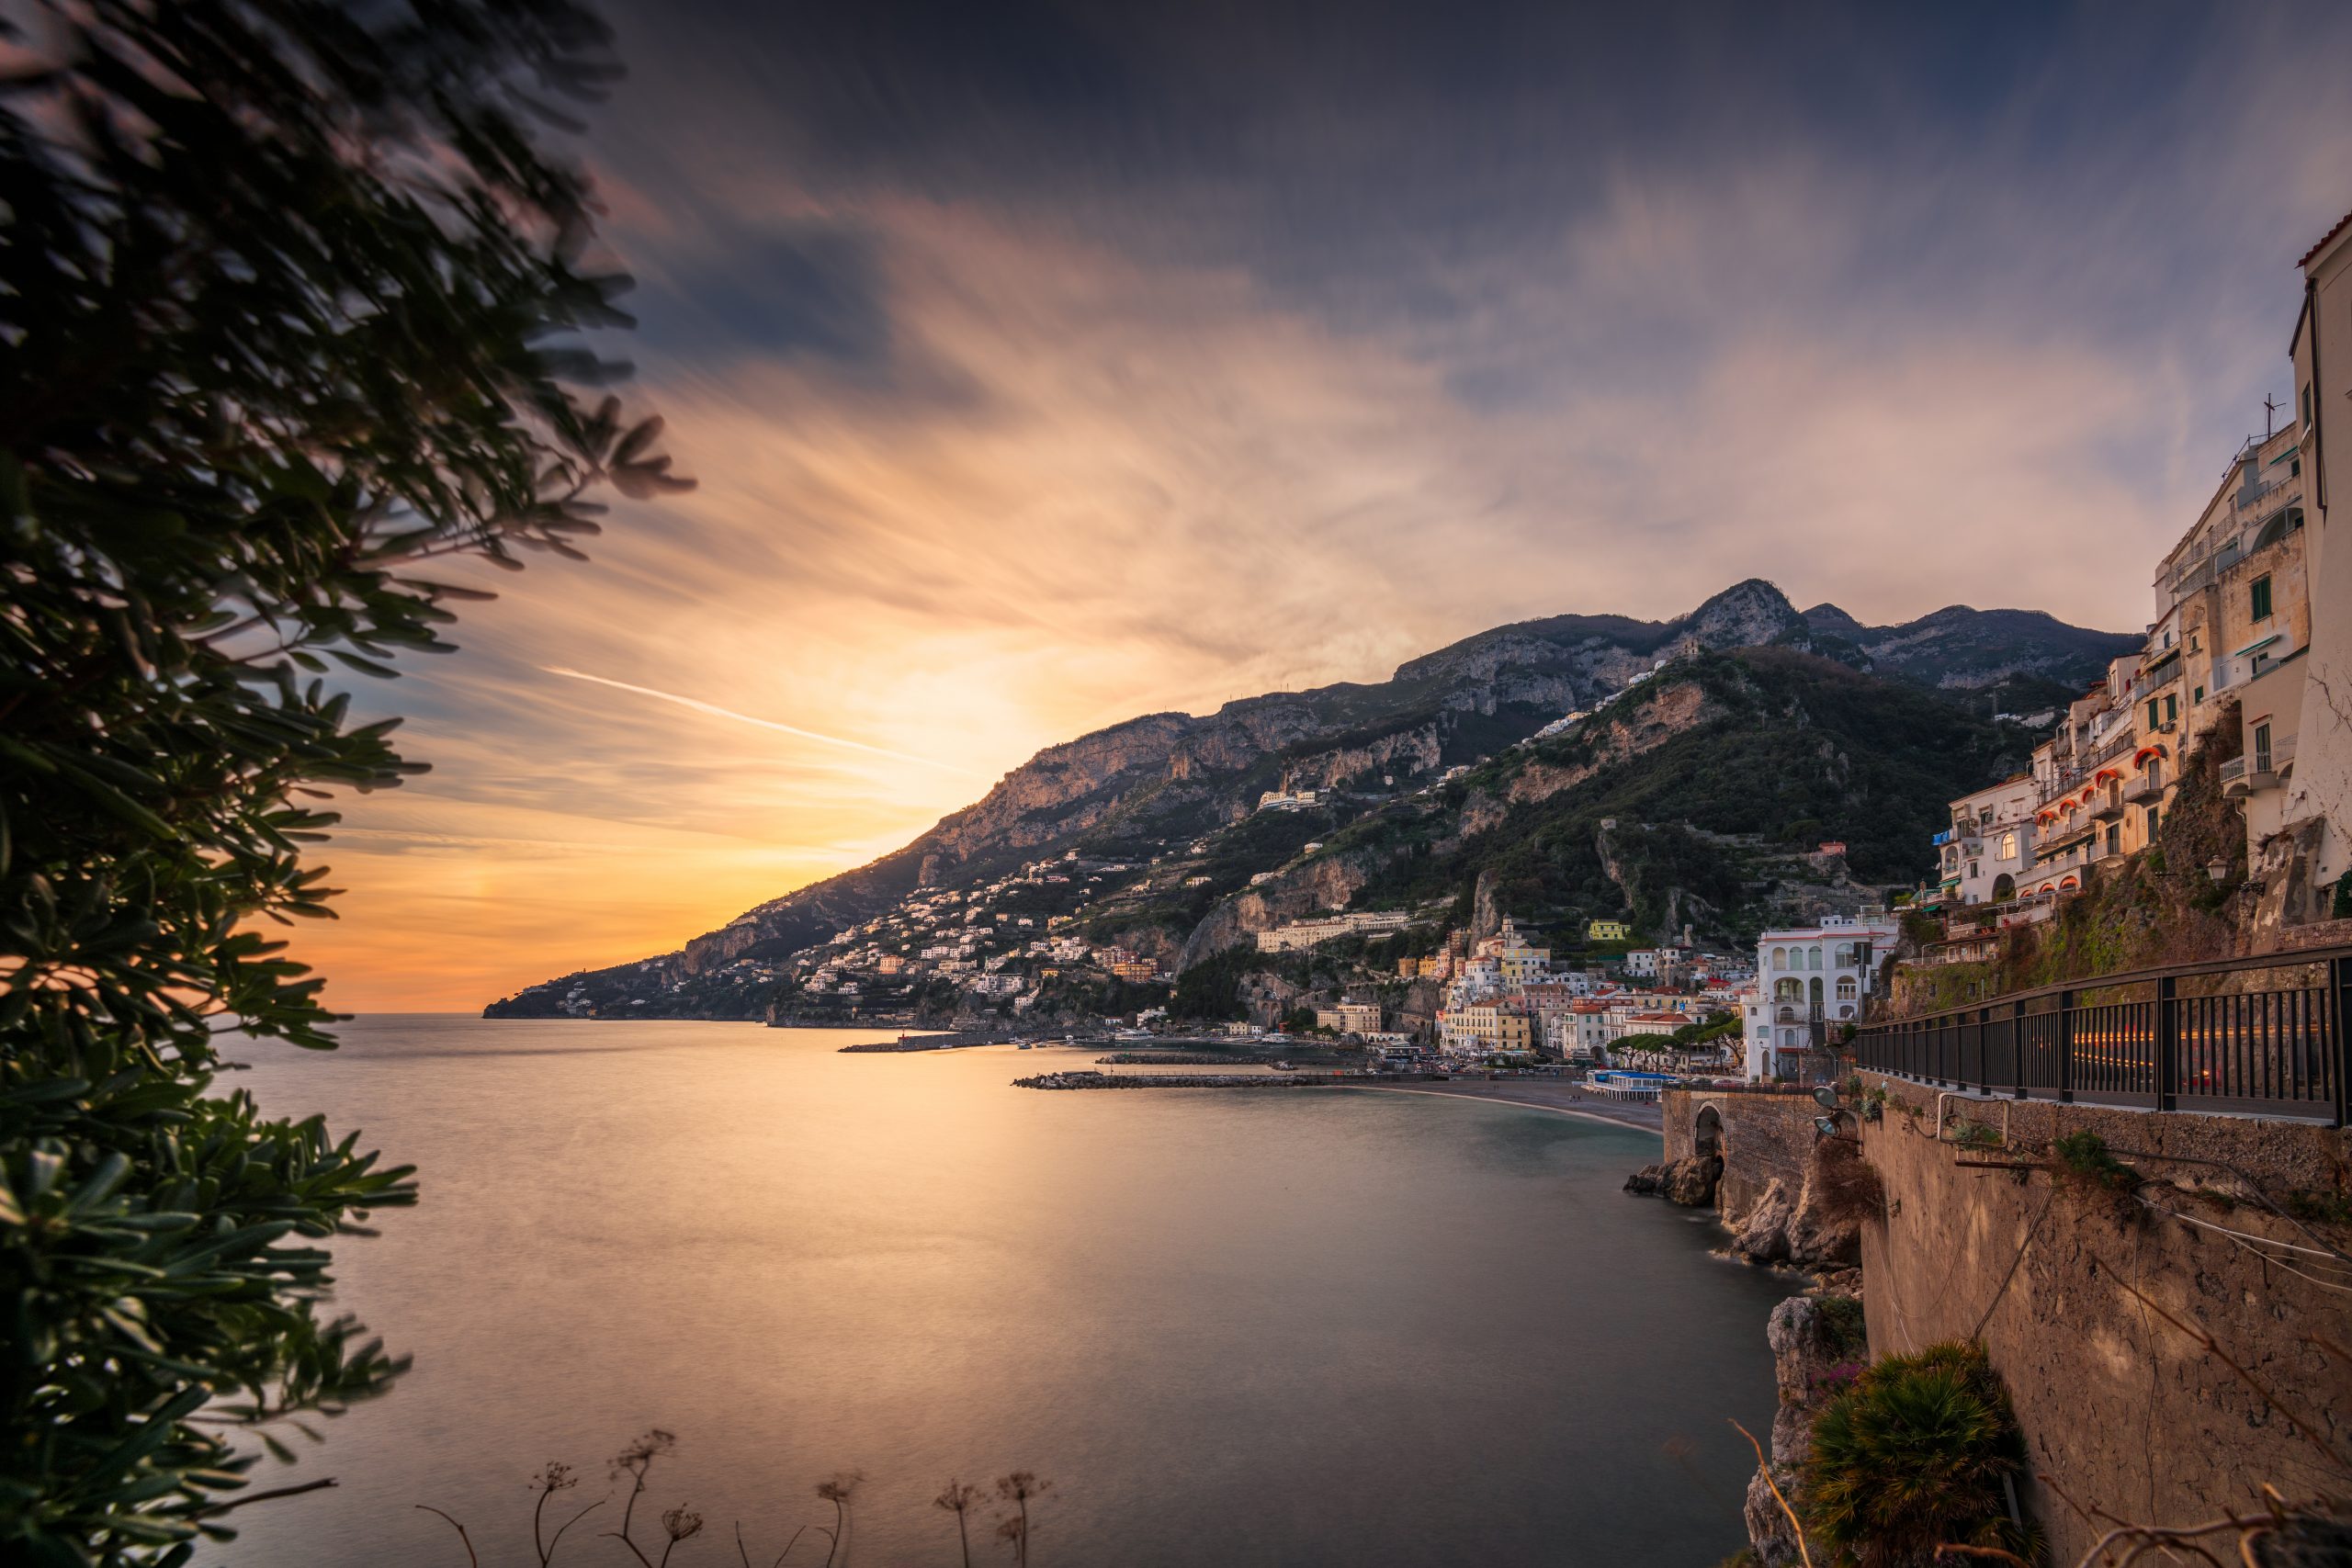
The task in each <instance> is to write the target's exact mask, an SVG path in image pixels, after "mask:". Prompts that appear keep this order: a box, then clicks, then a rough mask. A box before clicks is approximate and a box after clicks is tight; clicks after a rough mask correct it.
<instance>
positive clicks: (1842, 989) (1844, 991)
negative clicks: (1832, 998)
mask: <svg viewBox="0 0 2352 1568" xmlns="http://www.w3.org/2000/svg"><path fill="white" fill-rule="evenodd" d="M1855 995H1856V992H1855V987H1854V977H1853V976H1851V975H1840V976H1838V1000H1839V1001H1841V1002H1850V1001H1852V1000H1853V999H1854V997H1855Z"/></svg>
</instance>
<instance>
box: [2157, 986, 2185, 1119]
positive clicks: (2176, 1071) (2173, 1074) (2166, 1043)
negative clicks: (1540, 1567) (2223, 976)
mask: <svg viewBox="0 0 2352 1568" xmlns="http://www.w3.org/2000/svg"><path fill="white" fill-rule="evenodd" d="M2179 986H2180V982H2179V981H2178V980H2177V979H2175V978H2174V977H2173V976H2170V975H2166V976H2162V977H2160V978H2159V979H2158V980H2157V981H2156V1041H2155V1044H2156V1109H2157V1110H2159V1111H2175V1110H2177V1109H2179V1093H2178V1090H2179V1086H2180V997H2179Z"/></svg>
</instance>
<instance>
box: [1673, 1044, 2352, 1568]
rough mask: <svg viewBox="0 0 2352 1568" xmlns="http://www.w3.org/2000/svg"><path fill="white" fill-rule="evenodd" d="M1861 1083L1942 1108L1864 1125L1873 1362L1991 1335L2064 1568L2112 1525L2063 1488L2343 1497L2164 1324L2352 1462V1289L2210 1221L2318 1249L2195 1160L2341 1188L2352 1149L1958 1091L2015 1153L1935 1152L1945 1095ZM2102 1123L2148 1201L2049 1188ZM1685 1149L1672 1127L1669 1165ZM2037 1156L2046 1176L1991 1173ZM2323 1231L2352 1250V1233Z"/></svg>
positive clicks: (2178, 1517)
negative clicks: (2082, 1138)
mask: <svg viewBox="0 0 2352 1568" xmlns="http://www.w3.org/2000/svg"><path fill="white" fill-rule="evenodd" d="M1864 1077H1865V1080H1866V1081H1867V1082H1870V1083H1872V1084H1875V1085H1878V1086H1880V1087H1883V1088H1884V1089H1887V1091H1888V1092H1889V1093H1890V1094H1891V1095H1892V1096H1894V1097H1895V1098H1896V1099H1898V1100H1905V1101H1908V1102H1910V1103H1912V1104H1914V1105H1917V1106H1918V1107H1919V1108H1920V1109H1921V1111H1923V1112H1925V1113H1926V1114H1924V1115H1923V1116H1922V1117H1920V1118H1919V1119H1918V1120H1917V1122H1916V1124H1913V1122H1912V1119H1911V1118H1909V1117H1906V1116H1905V1115H1904V1114H1902V1113H1901V1112H1900V1111H1895V1110H1893V1109H1890V1110H1889V1111H1888V1113H1887V1115H1886V1117H1885V1119H1884V1120H1883V1121H1881V1122H1872V1123H1867V1124H1865V1125H1864V1127H1863V1130H1862V1142H1863V1149H1864V1153H1865V1156H1866V1157H1867V1158H1868V1159H1869V1160H1870V1162H1871V1165H1873V1166H1875V1167H1876V1168H1878V1171H1879V1173H1880V1176H1881V1179H1883V1182H1884V1185H1885V1189H1886V1197H1887V1211H1888V1212H1887V1216H1886V1218H1885V1220H1884V1221H1883V1223H1873V1224H1865V1225H1864V1226H1863V1227H1862V1267H1863V1277H1864V1280H1865V1292H1864V1304H1865V1313H1866V1315H1867V1317H1868V1321H1869V1326H1870V1340H1871V1353H1872V1354H1873V1355H1887V1354H1890V1353H1898V1352H1905V1351H1911V1350H1917V1349H1918V1348H1921V1347H1922V1346H1925V1345H1928V1344H1931V1343H1934V1342H1935V1341H1938V1340H1941V1339H1952V1338H1965V1337H1968V1336H1970V1335H1971V1334H1973V1333H1976V1332H1978V1329H1979V1325H1980V1324H1981V1325H1982V1333H1983V1336H1984V1339H1985V1348H1986V1350H1987V1352H1988V1353H1989V1354H1990V1356H1991V1358H1992V1361H1993V1364H1994V1366H1995V1367H1996V1368H1997V1369H1998V1370H1999V1371H2000V1372H2001V1374H2002V1376H2003V1377H2004V1378H2005V1379H2006V1380H2007V1383H2008V1388H2009V1392H2010V1394H2011V1395H2012V1397H2013V1398H2014V1399H2015V1401H2016V1404H2017V1411H2018V1421H2019V1423H2020V1424H2021V1425H2022V1427H2024V1430H2025V1435H2026V1439H2027V1442H2028V1445H2029V1447H2030V1452H2031V1460H2030V1468H2031V1469H2032V1470H2034V1471H2035V1472H2041V1473H2042V1474H2045V1475H2047V1476H2048V1477H2050V1478H2052V1480H2053V1481H2054V1482H2055V1483H2056V1484H2055V1487H2054V1488H2053V1487H2052V1486H2051V1485H2049V1484H2046V1483H2041V1482H2036V1483H2033V1484H2032V1485H2031V1486H2030V1487H2028V1488H2027V1489H2026V1491H2027V1493H2028V1495H2029V1498H2030V1504H2029V1506H2030V1507H2031V1508H2032V1510H2033V1511H2034V1513H2035V1515H2036V1517H2038V1518H2039V1519H2040V1521H2041V1524H2042V1526H2043V1528H2044V1529H2047V1530H2048V1532H2049V1535H2050V1540H2051V1544H2052V1549H2053V1550H2052V1560H2053V1561H2056V1562H2074V1561H2075V1560H2076V1558H2077V1557H2079V1556H2080V1555H2081V1554H2082V1553H2083V1552H2084V1551H2086V1549H2087V1548H2088V1547H2089V1546H2090V1544H2091V1543H2092V1542H2093V1541H2094V1540H2096V1539H2097V1538H2098V1534H2099V1533H2100V1531H2101V1529H2103V1528H2104V1527H2095V1526H2093V1525H2091V1524H2090V1523H2088V1522H2087V1521H2086V1520H2085V1519H2084V1518H2083V1517H2082V1516H2081V1515H2080V1514H2079V1513H2077V1512H2076V1509H2075V1506H2070V1505H2069V1504H2068V1503H2067V1502H2065V1501H2064V1499H2063V1498H2062V1497H2061V1496H2060V1495H2058V1493H2059V1492H2060V1491H2063V1492H2064V1495H2065V1496H2068V1497H2072V1498H2073V1499H2074V1500H2075V1505H2079V1506H2081V1507H2084V1508H2093V1507H2096V1508H2103V1509H2105V1510H2107V1511H2108V1512H2109V1513H2111V1514H2114V1515H2117V1516H2120V1517H2124V1518H2129V1519H2133V1520H2136V1521H2141V1522H2152V1521H2153V1522H2160V1523H2165V1524H2182V1523H2188V1522H2194V1521H2199V1520H2203V1519H2210V1518H2214V1517H2219V1516H2220V1515H2221V1514H2222V1513H2223V1512H2224V1511H2226V1510H2230V1509H2236V1510H2239V1511H2241V1512H2251V1511H2256V1510H2258V1509H2259V1508H2260V1507H2261V1504H2262V1498H2261V1490H2260V1489H2261V1487H2262V1485H2263V1483H2266V1482H2267V1483H2271V1484H2274V1485H2276V1486H2277V1487H2278V1489H2279V1490H2280V1491H2281V1492H2283V1493H2285V1494H2287V1495H2289V1496H2290V1497H2301V1496H2311V1495H2317V1494H2320V1493H2323V1492H2328V1491H2334V1492H2336V1493H2338V1494H2340V1493H2342V1492H2343V1491H2344V1490H2345V1489H2346V1485H2347V1480H2348V1479H2352V1478H2347V1476H2346V1472H2343V1471H2341V1470H2335V1471H2331V1470H2330V1469H2329V1468H2328V1467H2327V1466H2326V1465H2325V1464H2324V1462H2323V1461H2322V1460H2321V1458H2320V1456H2319V1454H2318V1453H2317V1452H2316V1451H2315V1449H2314V1446H2313V1444H2312V1442H2311V1441H2310V1440H2309V1439H2307V1438H2304V1437H2301V1436H2299V1435H2298V1434H2297V1433H2296V1432H2295V1431H2294V1429H2293V1428H2292V1427H2291V1426H2290V1423H2289V1422H2288V1421H2287V1420H2286V1419H2285V1418H2284V1417H2283V1416H2281V1414H2280V1413H2279V1411H2278V1409H2277V1408H2274V1407H2273V1406H2272V1405H2271V1404H2270V1403H2269V1402H2268V1401H2267V1400H2266V1399H2265V1398H2264V1397H2263V1396H2262V1395H2261V1394H2259V1393H2256V1392H2255V1391H2254V1390H2253V1389H2252V1388H2250V1387H2249V1386H2248V1384H2247V1383H2246V1382H2245V1380H2244V1379H2242V1378H2241V1377H2240V1376H2239V1375H2238V1374H2236V1373H2235V1372H2233V1371H2232V1370H2231V1369H2230V1366H2229V1364H2228V1361H2225V1360H2224V1359H2223V1358H2222V1356H2219V1355H2215V1354H2213V1353H2212V1352H2211V1351H2209V1350H2207V1349H2206V1348H2204V1347H2203V1346H2202V1344H2200V1343H2199V1340H2198V1339H2197V1338H2196V1337H2193V1336H2192V1334H2191V1333H2189V1332H2187V1331H2185V1330H2184V1329H2183V1328H2181V1327H2176V1326H2174V1325H2171V1324H2168V1323H2166V1322H2165V1316H2164V1314H2170V1315H2171V1316H2172V1317H2174V1318H2177V1319H2178V1320H2179V1321H2180V1323H2181V1324H2183V1325H2188V1328H2189V1329H2193V1330H2195V1331H2196V1332H2197V1333H2199V1334H2210V1335H2211V1336H2212V1337H2213V1339H2214V1340H2215V1341H2216V1342H2217V1343H2218V1344H2219V1345H2220V1347H2221V1348H2222V1350H2224V1351H2225V1352H2226V1353H2227V1356H2228V1358H2229V1359H2230V1360H2234V1361H2236V1362H2237V1363H2238V1364H2239V1365H2240V1366H2242V1367H2244V1368H2245V1370H2246V1371H2248V1372H2249V1373H2251V1374H2252V1375H2253V1376H2254V1377H2255V1378H2256V1379H2257V1380H2259V1381H2260V1382H2261V1383H2262V1384H2263V1385H2264V1386H2265V1387H2266V1388H2267V1389H2268V1390H2270V1391H2272V1392H2273V1393H2276V1394H2277V1395H2278V1398H2279V1399H2280V1400H2281V1401H2283V1402H2284V1403H2285V1404H2287V1406H2288V1407H2289V1408H2290V1409H2291V1410H2292V1412H2293V1414H2294V1416H2296V1417H2297V1418H2299V1419H2300V1420H2301V1421H2302V1422H2304V1423H2305V1424H2306V1425H2307V1426H2309V1427H2312V1428H2313V1430H2314V1431H2315V1432H2316V1434H2317V1435H2318V1437H2319V1438H2320V1440H2321V1441H2323V1442H2324V1443H2326V1444H2329V1445H2331V1446H2333V1448H2334V1449H2335V1451H2336V1452H2338V1453H2340V1454H2352V1361H2347V1360H2346V1359H2340V1358H2337V1357H2332V1356H2331V1355H2330V1354H2329V1353H2328V1352H2326V1351H2325V1350H2323V1349H2322V1348H2320V1347H2319V1346H2317V1345H2315V1344H2314V1343H2312V1337H2313V1336H2319V1337H2326V1338H2329V1339H2332V1340H2333V1341H2335V1344H2337V1345H2340V1346H2346V1348H2352V1295H2346V1294H2345V1293H2343V1292H2340V1291H2330V1290H2328V1289H2326V1288H2324V1286H2322V1285H2320V1284H2318V1283H2315V1282H2314V1281H2313V1280H2308V1279H2303V1278H2299V1277H2298V1276H2297V1275H2296V1274H2294V1273H2292V1272H2290V1271H2289V1270H2288V1269H2285V1268H2282V1267H2280V1266H2278V1264H2276V1263H2273V1262H2269V1261H2266V1260H2265V1259H2263V1258H2259V1257H2257V1256H2256V1254H2255V1253H2254V1252H2253V1251H2252V1250H2251V1244H2250V1243H2248V1242H2245V1241H2242V1240H2240V1239H2236V1238H2233V1237H2232V1236H2230V1235H2224V1234H2222V1232H2221V1231H2219V1230H2216V1229H2212V1228H2208V1227H2213V1226H2222V1227H2227V1228H2228V1229H2230V1230H2234V1231H2238V1232H2242V1233H2245V1234H2246V1235H2248V1236H2258V1237H2262V1238H2267V1240H2270V1241H2272V1242H2288V1243H2292V1244H2294V1245H2297V1246H2310V1245H2311V1244H2312V1243H2311V1238H2310V1237H2309V1236H2307V1235H2301V1234H2299V1233H2298V1232H2297V1231H2296V1230H2295V1228H2294V1227H2292V1226H2291V1225H2290V1224H2287V1223H2285V1222H2284V1221H2281V1220H2280V1219H2278V1217H2276V1216H2275V1215H2273V1214H2272V1213H2269V1212H2268V1211H2267V1209H2264V1208H2262V1207H2260V1206H2259V1205H2256V1204H2253V1203H2250V1202H2247V1201H2245V1199H2244V1196H2243V1194H2244V1192H2245V1189H2244V1187H2243V1186H2242V1184H2241V1181H2240V1179H2239V1178H2238V1177H2236V1176H2234V1175H2233V1174H2232V1173H2231V1172H2229V1171H2227V1170H2223V1169H2221V1168H2217V1167H2214V1166H2211V1165H2202V1164H2197V1163H2192V1162H2194V1161H2197V1160H2219V1161H2225V1162H2227V1163H2228V1164H2229V1165H2232V1166H2235V1167H2237V1168H2239V1169H2241V1170H2243V1171H2244V1172H2245V1174H2246V1176H2247V1177H2248V1178H2251V1179H2253V1180H2254V1181H2255V1182H2256V1183H2258V1184H2259V1186H2260V1187H2261V1189H2262V1190H2266V1191H2268V1192H2270V1193H2271V1194H2272V1195H2273V1196H2274V1197H2276V1196H2278V1195H2279V1194H2282V1193H2287V1192H2290V1191H2304V1192H2312V1191H2317V1192H2333V1193H2337V1194H2342V1193H2344V1192H2346V1191H2348V1190H2352V1135H2347V1134H2346V1133H2344V1132H2340V1131H2335V1130H2331V1129H2328V1128H2324V1127H2318V1126H2314V1125H2311V1124H2309V1123H2297V1122H2274V1121H2264V1120H2258V1119H2255V1118H2251V1117H2234V1116H2205V1115H2193V1114H2186V1113H2171V1114H2165V1115H2157V1114H2154V1113H2153V1112H2145V1111H2122V1110H2110V1109H2107V1108H2103V1107H2093V1106H2082V1105H2061V1104H2055V1103H2052V1102H2049V1101H2001V1100H1978V1099H1974V1098H1973V1097H1962V1096H1953V1097H1951V1098H1952V1101H1953V1102H1954V1103H1955V1104H1959V1105H1962V1106H1963V1107H1964V1109H1962V1110H1961V1111H1959V1112H1958V1114H1962V1115H1965V1116H1967V1117H1969V1118H1970V1119H1972V1120H1973V1121H1977V1122H1983V1123H1985V1124H1987V1125H1990V1126H1992V1127H1995V1128H1999V1127H2001V1126H2002V1125H2003V1122H2004V1118H2005V1117H2006V1126H2007V1134H2006V1139H2005V1141H2004V1144H2003V1145H2002V1146H2001V1147H1999V1148H1994V1149H1982V1148H1962V1147H1960V1146H1958V1145H1954V1144H1952V1143H1951V1142H1939V1141H1938V1140H1937V1139H1936V1138H1935V1136H1934V1114H1935V1110H1936V1105H1937V1091H1935V1090H1933V1089H1925V1088H1922V1087H1920V1086H1918V1085H1915V1084H1911V1083H1907V1082H1905V1081H1903V1080H1901V1079H1893V1078H1884V1077H1880V1076H1878V1075H1875V1074H1866V1075H1864ZM1725 1125H1726V1128H1727V1129H1728V1128H1729V1127H1730V1126H1731V1125H1732V1119H1731V1116H1730V1115H1729V1114H1728V1113H1726V1115H1725ZM2085 1130H2087V1131H2092V1132H2096V1133H2098V1134H2099V1135H2100V1136H2101V1137H2103V1138H2105V1139H2106V1140H2107V1142H2108V1144H2109V1146H2110V1148H2112V1149H2113V1150H2114V1152H2115V1153H2116V1155H2117V1156H2118V1157H2120V1158H2122V1159H2124V1160H2126V1161H2127V1162H2128V1163H2130V1164H2131V1165H2133V1166H2135V1167H2137V1168H2139V1170H2140V1171H2141V1173H2142V1174H2143V1175H2149V1176H2154V1177H2156V1178H2159V1179H2161V1181H2160V1184H2159V1185H2155V1186H2151V1187H2147V1188H2143V1190H2142V1198H2143V1199H2145V1200H2147V1201H2139V1200H2135V1199H2132V1198H2128V1197H2126V1198H2115V1197H2109V1196H2104V1195H2101V1194H2098V1193H2096V1192H2093V1191H2089V1190H2085V1189H2083V1188H2082V1187H2080V1186H2078V1185H2075V1184H2069V1183H2062V1182H2059V1181H2056V1180H2054V1179H2053V1178H2052V1175H2051V1173H2050V1172H2049V1170H2048V1169H2047V1168H2043V1167H2042V1165H2041V1162H2043V1161H2045V1160H2046V1158H2047V1152H2046V1151H2047V1150H2048V1147H2049V1145H2050V1143H2051V1142H2052V1139H2054V1138H2055V1137H2057V1136H2059V1135H2061V1134H2067V1133H2073V1132H2077V1131H2085ZM1673 1135H1674V1134H1673V1121H1672V1119H1671V1118H1669V1121H1668V1147H1669V1150H1670V1149H1671V1147H1672V1142H1671V1140H1672V1138H1673ZM2166 1156H2171V1157H2166ZM2027 1161H2031V1162H2034V1163H2035V1165H2036V1168H2033V1169H2029V1170H2023V1171H2019V1170H2015V1169H2008V1168H1986V1167H1992V1166H2007V1165H2010V1164H2014V1163H2021V1162H2027ZM1728 1176H1729V1167H1728V1166H1727V1167H1726V1179H1728ZM2200 1190H2201V1192H2202V1193H2204V1194H2205V1195H2202V1196H2200V1195H2199V1194H2200ZM2217 1194H2218V1195H2222V1196H2216V1195H2217ZM2151 1203H2153V1204H2154V1207H2151V1206H2150V1204H2151ZM2165 1210H2169V1211H2175V1212H2177V1213H2178V1214H2180V1215H2185V1216H2187V1218H2186V1219H2184V1218H2177V1217H2173V1215H2172V1214H2169V1213H2163V1212H2160V1211H2165ZM2191 1221H2196V1222H2202V1224H2192V1223H2190V1222H2191ZM2326 1236H2327V1239H2328V1240H2329V1241H2330V1242H2332V1243H2333V1244H2334V1245H2335V1246H2336V1247H2346V1249H2347V1250H2352V1235H2347V1234H2346V1230H2345V1229H2343V1228H2340V1227H2338V1228H2334V1229H2331V1230H2329V1231H2327V1232H2326ZM2270 1250H2272V1251H2273V1252H2274V1253H2278V1251H2279V1249H2278V1248H2277V1247H2272V1248H2271V1249H2270ZM2279 1255H2280V1256H2285V1257H2290V1258H2301V1255H2299V1254H2283V1253H2280V1254H2279ZM2339 1278H2340V1276H2339ZM2134 1291H2136V1292H2139V1295H2137V1296H2135V1295H2134V1294H2133V1292H2134ZM2142 1297H2144V1298H2145V1300H2143V1299H2141V1298H2142Z"/></svg>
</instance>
